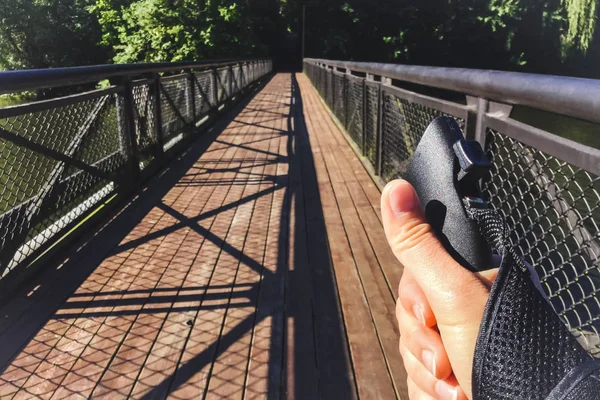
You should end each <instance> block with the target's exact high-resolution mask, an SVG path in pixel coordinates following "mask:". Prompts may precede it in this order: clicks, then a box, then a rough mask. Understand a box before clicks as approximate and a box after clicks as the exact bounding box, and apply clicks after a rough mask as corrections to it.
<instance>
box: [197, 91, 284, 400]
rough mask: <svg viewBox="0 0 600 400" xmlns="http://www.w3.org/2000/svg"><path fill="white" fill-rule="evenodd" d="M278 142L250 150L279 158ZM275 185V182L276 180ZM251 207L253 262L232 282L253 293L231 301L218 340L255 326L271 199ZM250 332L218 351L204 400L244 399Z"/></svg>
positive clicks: (266, 183)
mask: <svg viewBox="0 0 600 400" xmlns="http://www.w3.org/2000/svg"><path fill="white" fill-rule="evenodd" d="M282 89H283V88H282V87H278V88H277V89H276V92H277V94H278V95H281V90H282ZM281 120H282V118H281V117H280V118H278V119H272V118H269V121H268V122H264V121H260V122H259V123H260V124H261V125H266V126H267V129H269V128H270V127H274V128H277V127H278V125H280V121H281ZM280 139H281V135H275V136H273V137H270V138H269V140H268V142H265V141H264V140H262V141H261V142H259V143H258V145H257V144H256V142H255V143H253V144H252V146H256V147H257V148H258V149H262V150H265V151H266V152H268V153H277V154H281V153H279V150H280V148H279V143H280ZM257 161H259V164H261V163H264V162H265V161H268V158H267V157H266V155H265V154H262V155H261V154H260V153H259V154H258V156H257ZM279 166H280V164H278V165H274V164H271V165H269V166H268V167H275V171H273V168H269V171H270V172H271V175H273V172H276V171H277V169H278V167H279ZM266 170H267V167H263V168H262V170H259V169H256V170H253V173H255V174H259V175H260V174H261V173H265V174H266ZM277 172H278V171H277ZM274 181H275V182H276V181H277V178H276V179H275V180H274ZM274 181H272V180H271V181H270V180H268V179H267V180H262V181H261V184H260V186H258V192H260V191H262V190H267V189H268V188H269V187H273V184H274V183H275V182H274ZM255 187H256V186H255ZM250 194H253V192H252V191H250ZM252 205H253V210H251V217H250V220H249V229H248V233H247V237H246V240H245V243H244V249H243V251H244V253H245V254H246V257H248V259H249V260H248V261H250V262H252V265H251V264H250V263H249V262H248V261H246V260H241V262H240V264H239V267H238V272H237V275H236V279H235V285H236V286H238V285H239V286H242V287H247V286H250V287H253V288H256V289H255V290H253V291H252V292H251V293H250V295H249V296H248V298H247V302H248V303H249V304H250V306H248V307H244V306H239V305H237V304H235V303H234V302H233V301H231V300H230V302H229V304H228V308H227V316H226V319H225V322H224V325H223V329H222V332H221V338H223V337H225V336H227V335H231V333H232V331H233V330H234V329H235V328H236V327H237V326H238V325H239V324H241V323H247V324H248V325H249V326H250V325H254V323H255V321H256V317H255V310H256V303H257V300H258V296H259V289H262V287H261V285H259V282H260V280H261V277H262V274H263V264H264V257H265V245H266V240H267V232H268V229H267V227H268V224H269V220H270V213H271V207H272V202H271V196H269V197H267V196H261V197H260V198H258V199H257V200H255V201H254V202H253V204H252ZM257 266H258V267H259V270H256V269H257ZM246 321H248V322H246ZM252 332H253V329H249V330H247V331H246V332H245V333H244V334H243V335H241V337H239V339H237V340H236V341H235V342H234V343H232V344H230V345H228V346H227V347H226V348H223V350H222V351H221V349H219V353H220V354H218V357H217V358H216V359H215V360H214V362H213V368H212V371H211V376H210V383H209V386H208V390H207V393H206V398H208V399H214V398H227V399H236V398H240V399H241V398H242V397H243V395H244V391H245V390H244V385H245V382H246V376H247V368H248V359H249V355H250V347H251V341H252ZM223 347H224V346H223Z"/></svg>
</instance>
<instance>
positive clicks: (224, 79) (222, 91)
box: [217, 68, 230, 102]
mask: <svg viewBox="0 0 600 400" xmlns="http://www.w3.org/2000/svg"><path fill="white" fill-rule="evenodd" d="M217 78H218V79H217V95H218V96H217V99H218V100H219V102H222V101H225V100H227V99H229V97H230V96H229V68H221V69H218V70H217Z"/></svg>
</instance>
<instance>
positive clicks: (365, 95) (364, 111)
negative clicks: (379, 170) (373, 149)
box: [362, 74, 373, 157]
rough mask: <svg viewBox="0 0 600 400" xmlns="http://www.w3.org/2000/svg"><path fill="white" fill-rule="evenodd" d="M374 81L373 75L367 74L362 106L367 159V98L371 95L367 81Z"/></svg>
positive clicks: (363, 140) (364, 154)
mask: <svg viewBox="0 0 600 400" xmlns="http://www.w3.org/2000/svg"><path fill="white" fill-rule="evenodd" d="M369 80H373V76H372V75H371V74H367V75H366V76H365V78H364V79H363V81H362V84H363V87H362V89H363V104H362V124H363V129H362V143H363V147H362V155H363V157H365V156H366V155H367V96H368V95H369V89H368V87H367V81H369Z"/></svg>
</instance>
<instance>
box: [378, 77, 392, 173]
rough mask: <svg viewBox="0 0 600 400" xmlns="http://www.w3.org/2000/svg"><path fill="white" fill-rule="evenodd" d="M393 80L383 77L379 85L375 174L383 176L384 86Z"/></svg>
mask: <svg viewBox="0 0 600 400" xmlns="http://www.w3.org/2000/svg"><path fill="white" fill-rule="evenodd" d="M390 83H391V79H389V78H385V77H383V76H382V77H381V83H380V84H379V93H378V98H377V142H376V143H377V147H376V149H375V151H376V154H377V157H376V161H377V166H376V169H375V171H376V172H375V173H376V174H377V175H379V176H381V174H382V172H383V135H384V128H385V126H384V124H383V107H384V104H383V85H386V84H390Z"/></svg>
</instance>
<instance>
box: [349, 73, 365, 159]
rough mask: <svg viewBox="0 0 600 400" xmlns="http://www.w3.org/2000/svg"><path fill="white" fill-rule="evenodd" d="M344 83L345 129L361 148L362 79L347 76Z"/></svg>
mask: <svg viewBox="0 0 600 400" xmlns="http://www.w3.org/2000/svg"><path fill="white" fill-rule="evenodd" d="M346 84H347V86H346V91H347V106H348V109H347V110H346V121H347V123H346V130H347V131H348V133H349V134H350V136H351V137H352V140H354V142H355V143H356V144H357V145H358V147H359V148H360V149H361V150H363V100H364V99H363V97H364V96H363V94H364V85H363V81H362V80H361V79H355V78H348V79H347V80H346Z"/></svg>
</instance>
